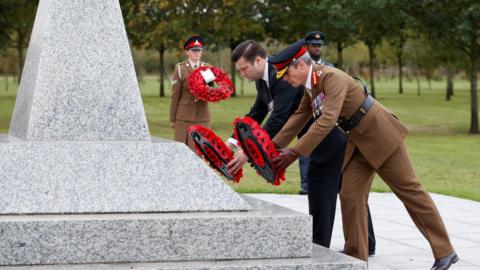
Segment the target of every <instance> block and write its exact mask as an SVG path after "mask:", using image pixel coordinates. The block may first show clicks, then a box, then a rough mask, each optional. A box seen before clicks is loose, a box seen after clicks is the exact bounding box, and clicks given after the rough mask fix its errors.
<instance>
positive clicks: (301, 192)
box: [298, 190, 308, 195]
mask: <svg viewBox="0 0 480 270" xmlns="http://www.w3.org/2000/svg"><path fill="white" fill-rule="evenodd" d="M298 194H300V195H308V191H303V190H300V191H299V192H298Z"/></svg>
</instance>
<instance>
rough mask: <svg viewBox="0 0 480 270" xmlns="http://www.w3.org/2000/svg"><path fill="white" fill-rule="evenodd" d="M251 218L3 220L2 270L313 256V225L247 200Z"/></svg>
mask: <svg viewBox="0 0 480 270" xmlns="http://www.w3.org/2000/svg"><path fill="white" fill-rule="evenodd" d="M244 198H245V200H246V201H247V202H248V203H249V204H250V205H251V206H252V208H253V209H252V210H250V211H240V212H196V213H139V214H134V213H132V214H102V215H98V214H90V215H0V238H1V239H2V241H0V265H42V264H81V263H117V262H160V261H194V260H201V261H204V260H227V259H228V260H234V259H255V258H291V257H308V256H311V250H312V244H311V237H312V232H311V217H310V216H308V215H305V214H302V213H298V212H295V211H292V210H289V209H287V208H283V207H280V206H277V205H273V204H270V203H266V202H263V201H260V200H257V199H254V198H251V197H248V196H245V197H244Z"/></svg>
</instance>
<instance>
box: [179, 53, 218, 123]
mask: <svg viewBox="0 0 480 270" xmlns="http://www.w3.org/2000/svg"><path fill="white" fill-rule="evenodd" d="M200 66H209V64H207V63H204V62H200ZM192 71H193V67H192V66H191V64H190V63H189V62H188V61H184V62H180V63H178V64H177V65H175V70H174V72H173V75H172V81H171V83H172V98H171V103H170V122H175V121H176V120H183V121H191V122H202V121H210V112H209V110H208V102H206V101H203V100H197V99H196V98H195V97H194V96H193V95H192V94H191V93H190V90H189V89H188V87H187V78H188V76H189V75H190V73H192Z"/></svg>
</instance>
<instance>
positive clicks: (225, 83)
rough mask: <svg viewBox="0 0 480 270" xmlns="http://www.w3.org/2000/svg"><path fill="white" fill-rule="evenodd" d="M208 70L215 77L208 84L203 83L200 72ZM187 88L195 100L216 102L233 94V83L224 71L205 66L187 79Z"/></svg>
mask: <svg viewBox="0 0 480 270" xmlns="http://www.w3.org/2000/svg"><path fill="white" fill-rule="evenodd" d="M207 69H210V70H211V71H212V73H213V75H215V80H214V81H213V82H211V83H209V84H207V83H205V80H204V79H203V76H202V74H201V73H200V71H205V70H207ZM187 87H188V89H189V90H190V93H192V95H193V96H195V97H196V98H197V99H200V100H203V101H208V102H218V101H220V100H224V99H228V98H229V97H230V96H231V95H232V94H233V83H232V81H231V80H230V78H229V77H228V75H227V73H225V71H223V70H221V69H219V68H217V67H214V66H208V67H207V66H205V67H199V68H197V69H195V70H194V71H193V72H192V73H191V74H190V75H189V76H188V78H187Z"/></svg>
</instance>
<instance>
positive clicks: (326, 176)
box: [227, 40, 346, 247]
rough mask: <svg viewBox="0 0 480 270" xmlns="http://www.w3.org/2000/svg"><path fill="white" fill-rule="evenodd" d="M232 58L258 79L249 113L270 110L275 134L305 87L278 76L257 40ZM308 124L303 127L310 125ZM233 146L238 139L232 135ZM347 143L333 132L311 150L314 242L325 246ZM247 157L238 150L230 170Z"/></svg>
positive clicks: (261, 114)
mask: <svg viewBox="0 0 480 270" xmlns="http://www.w3.org/2000/svg"><path fill="white" fill-rule="evenodd" d="M232 61H233V63H235V66H236V68H237V69H238V70H239V71H240V74H241V75H242V76H243V77H245V78H247V79H250V80H255V84H256V88H257V99H256V101H255V104H254V105H253V106H252V108H251V109H250V112H249V113H248V114H247V116H250V117H252V118H253V119H255V121H257V122H258V123H262V121H263V120H264V118H265V117H266V116H267V114H269V113H270V117H269V118H268V120H267V121H266V123H265V124H264V126H263V128H264V129H265V130H266V131H267V133H268V135H269V136H270V137H271V138H273V137H275V135H276V134H277V133H278V132H279V131H280V129H281V128H282V127H283V126H284V124H285V123H286V122H287V120H288V118H289V117H290V116H291V115H292V114H293V113H294V112H295V110H296V109H297V108H298V106H299V104H300V100H301V98H302V96H303V92H304V88H303V86H299V87H298V88H295V87H293V86H291V85H290V84H288V83H287V82H285V81H283V80H279V79H277V78H276V76H277V75H276V71H275V68H274V67H273V66H272V65H271V64H269V63H268V62H267V52H266V50H265V49H264V48H262V47H261V46H260V44H258V43H257V42H255V41H251V40H249V41H245V42H243V43H242V44H240V45H238V47H237V48H235V49H234V50H233V52H232ZM308 128H309V125H305V127H304V129H308ZM227 144H228V145H229V146H230V147H233V146H234V145H236V141H235V140H234V139H232V138H230V139H229V142H227ZM345 145H346V136H345V135H344V134H342V133H341V132H340V131H338V130H337V131H334V132H332V134H331V136H329V137H328V139H327V140H326V141H325V143H323V144H322V147H318V149H316V151H315V152H314V153H312V155H311V156H310V157H311V163H312V164H314V166H313V167H312V169H311V170H310V171H309V172H308V179H313V180H314V181H310V182H309V183H308V184H309V186H310V187H311V188H310V191H311V192H309V193H308V202H309V211H310V214H311V215H312V217H313V234H312V236H313V242H314V243H316V244H319V245H322V246H324V247H329V246H330V241H331V237H332V230H333V221H334V217H335V207H336V201H337V193H338V189H339V186H340V169H341V166H342V161H343V155H344V150H345ZM247 160H248V158H247V157H246V155H245V154H244V153H243V152H242V151H237V152H236V154H235V158H234V159H233V160H232V161H231V162H230V163H229V164H227V166H228V167H229V169H230V172H231V173H235V172H236V171H237V170H239V169H240V168H241V167H242V166H243V164H245V163H246V162H247Z"/></svg>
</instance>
